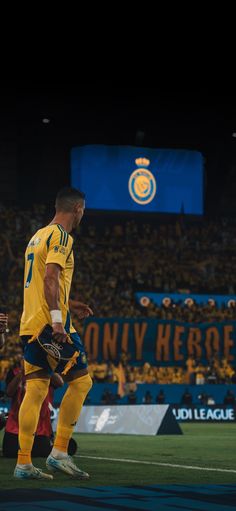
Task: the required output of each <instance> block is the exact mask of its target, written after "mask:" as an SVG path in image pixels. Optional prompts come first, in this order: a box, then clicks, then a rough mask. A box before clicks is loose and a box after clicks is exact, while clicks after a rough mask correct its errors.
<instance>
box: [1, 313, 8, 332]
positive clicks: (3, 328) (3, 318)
mask: <svg viewBox="0 0 236 511" xmlns="http://www.w3.org/2000/svg"><path fill="white" fill-rule="evenodd" d="M7 321H8V315H7V314H3V313H2V312H0V332H1V333H5V332H6V329H7Z"/></svg>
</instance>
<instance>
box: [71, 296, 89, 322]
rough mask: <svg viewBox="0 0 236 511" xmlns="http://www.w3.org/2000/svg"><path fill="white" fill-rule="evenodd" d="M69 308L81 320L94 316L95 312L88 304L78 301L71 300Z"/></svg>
mask: <svg viewBox="0 0 236 511" xmlns="http://www.w3.org/2000/svg"><path fill="white" fill-rule="evenodd" d="M69 306H70V309H71V311H72V312H73V313H74V314H76V316H77V317H78V318H79V319H84V318H88V317H89V316H93V311H92V309H91V307H89V305H87V304H86V303H82V302H78V301H77V300H72V299H71V298H70V300H69Z"/></svg>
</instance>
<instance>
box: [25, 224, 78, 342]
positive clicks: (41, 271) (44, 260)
mask: <svg viewBox="0 0 236 511" xmlns="http://www.w3.org/2000/svg"><path fill="white" fill-rule="evenodd" d="M72 247H73V238H72V236H70V234H68V233H67V232H66V231H65V230H64V229H63V227H62V226H61V225H59V224H51V225H47V226H46V227H43V228H42V229H39V230H38V231H37V232H36V233H35V234H34V236H33V237H32V238H31V240H30V242H29V244H28V246H27V248H26V252H25V273H24V307H23V314H22V317H21V324H20V335H34V334H36V333H38V332H39V331H40V330H41V329H42V328H43V327H44V325H45V324H46V323H49V324H50V325H51V324H52V320H51V316H50V312H49V308H48V304H47V302H46V299H45V295H44V276H45V270H46V264H48V263H56V264H59V265H60V266H61V268H62V271H61V273H60V309H61V312H62V320H63V324H64V326H65V329H66V331H67V332H68V333H69V332H70V333H73V332H75V329H74V327H73V325H72V323H71V318H70V312H69V304H68V301H69V294H70V287H71V280H72V276H73V270H74V256H73V249H72Z"/></svg>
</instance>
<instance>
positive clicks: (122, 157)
mask: <svg viewBox="0 0 236 511" xmlns="http://www.w3.org/2000/svg"><path fill="white" fill-rule="evenodd" d="M71 183H72V186H74V187H76V188H79V189H81V190H82V191H83V192H85V194H86V208H89V209H95V210H98V209H99V210H111V211H118V210H123V211H139V212H160V213H180V212H184V213H185V214H191V215H201V214H202V213H203V157H202V154H201V153H200V152H198V151H187V150H182V149H181V150H175V149H150V148H147V147H146V148H144V147H133V146H106V145H86V146H80V147H75V148H73V149H72V151H71Z"/></svg>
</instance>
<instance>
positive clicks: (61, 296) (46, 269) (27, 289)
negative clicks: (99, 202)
mask: <svg viewBox="0 0 236 511" xmlns="http://www.w3.org/2000/svg"><path fill="white" fill-rule="evenodd" d="M84 199H85V196H84V194H83V193H82V192H80V191H79V190H76V189H74V188H64V189H62V190H61V191H59V193H58V194H57V198H56V214H55V216H54V218H53V220H52V221H51V223H50V224H49V225H48V226H46V227H43V228H42V229H39V230H38V231H37V232H36V233H35V235H34V236H33V237H32V238H31V240H30V242H29V244H28V246H27V249H26V253H25V277H24V309H23V314H22V318H21V325H20V335H21V339H22V341H23V344H24V364H25V375H26V393H25V397H24V399H23V401H22V404H21V407H20V411H19V451H18V459H17V465H16V468H15V471H14V476H15V477H16V478H19V479H52V478H53V477H52V475H51V474H47V473H44V472H42V470H40V469H38V468H36V467H34V466H33V464H32V461H31V450H32V446H33V440H34V433H35V431H36V428H37V424H38V419H39V414H40V409H41V406H42V403H43V401H44V399H45V397H46V395H47V393H48V387H49V382H50V376H51V374H52V372H53V371H55V370H56V371H57V372H62V373H64V374H65V377H64V379H65V380H66V382H67V383H68V388H67V390H66V392H65V394H64V397H63V400H62V402H61V405H60V410H59V417H58V425H57V431H56V436H55V441H54V445H53V449H52V452H51V454H50V455H49V456H48V458H47V460H46V466H47V468H48V470H50V471H57V470H59V471H62V472H65V473H67V474H69V475H71V476H72V477H77V478H79V479H88V478H89V475H88V474H87V473H86V472H83V471H82V470H80V469H79V468H78V467H77V466H76V465H75V464H74V463H73V461H72V459H71V458H70V456H68V453H67V448H68V444H69V440H70V438H71V436H72V433H73V427H74V425H75V424H76V422H77V419H78V417H79V415H80V412H81V409H82V406H83V402H84V400H85V398H86V396H87V393H88V392H89V390H90V388H91V386H92V380H91V378H90V376H89V374H88V367H87V360H86V355H85V352H84V347H83V344H82V342H81V339H80V337H79V335H78V333H77V332H76V331H75V329H74V327H73V325H72V322H71V318H70V311H69V294H70V287H71V280H72V275H73V267H74V258H73V238H72V236H71V235H70V233H71V231H72V230H73V229H75V230H76V228H77V227H78V226H79V224H80V221H81V219H82V217H83V214H84V208H85V200H84ZM72 305H73V309H74V310H76V313H77V315H78V317H79V318H80V319H82V318H84V317H88V316H89V315H91V314H93V312H92V310H91V309H90V307H89V306H88V305H86V304H83V303H81V302H76V301H74V300H73V301H72ZM46 324H50V325H51V326H52V330H53V334H52V335H53V340H54V341H56V343H57V344H59V345H60V344H61V345H62V346H64V347H66V344H65V343H66V341H67V336H68V335H69V336H70V340H71V341H72V342H73V344H74V345H75V348H76V352H77V355H78V356H77V358H76V359H75V360H74V361H73V365H72V366H69V370H67V371H66V370H65V369H66V367H67V366H66V364H67V365H68V362H67V361H62V360H61V361H60V362H59V363H57V361H55V360H54V359H53V358H52V357H50V356H49V355H48V354H47V352H46V351H45V350H44V349H42V347H41V346H40V344H39V343H38V342H37V340H34V338H35V337H36V336H37V335H38V334H39V333H40V331H42V329H43V328H44V326H45V325H46Z"/></svg>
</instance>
